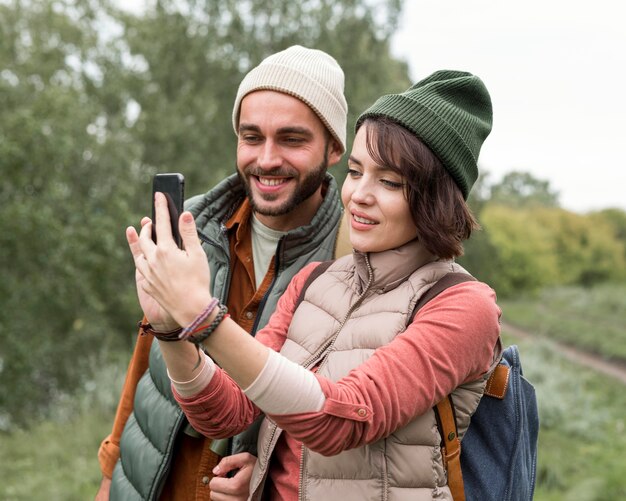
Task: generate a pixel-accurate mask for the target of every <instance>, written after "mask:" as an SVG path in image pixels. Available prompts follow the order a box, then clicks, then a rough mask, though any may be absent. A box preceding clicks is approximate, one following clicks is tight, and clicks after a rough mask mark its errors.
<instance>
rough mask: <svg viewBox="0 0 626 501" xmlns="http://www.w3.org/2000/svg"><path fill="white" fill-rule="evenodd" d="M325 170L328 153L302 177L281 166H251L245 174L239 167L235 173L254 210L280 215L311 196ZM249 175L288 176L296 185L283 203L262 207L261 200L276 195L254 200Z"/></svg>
mask: <svg viewBox="0 0 626 501" xmlns="http://www.w3.org/2000/svg"><path fill="white" fill-rule="evenodd" d="M327 170H328V155H327V154H324V159H323V160H322V163H320V164H319V165H318V166H317V167H316V168H315V169H313V170H312V171H309V172H307V173H306V175H304V177H302V176H301V175H298V172H297V171H295V169H284V168H282V167H277V168H275V169H269V170H266V171H262V170H261V169H258V168H252V169H249V170H248V171H247V172H246V173H245V175H244V174H242V173H241V172H240V171H239V169H237V174H238V175H239V179H240V181H241V183H242V184H243V186H244V188H245V190H246V195H247V196H248V200H249V201H250V205H251V207H252V210H253V211H254V212H256V213H257V214H261V215H263V216H282V215H284V214H288V213H289V212H291V211H292V210H294V209H295V208H296V207H297V206H298V205H300V204H301V203H302V202H304V201H305V200H306V199H308V198H309V197H311V196H312V195H313V194H314V193H315V192H316V191H317V190H318V189H319V187H320V186H321V185H322V183H323V182H324V180H325V179H326V171H327ZM294 174H296V175H294ZM250 176H267V177H271V176H290V177H292V178H293V179H295V181H296V187H295V190H294V191H293V193H292V194H291V197H290V198H289V199H287V200H286V201H285V202H284V203H283V204H281V205H279V206H277V207H264V206H263V204H262V203H261V202H271V201H273V200H275V199H276V196H274V195H272V194H266V195H264V196H263V197H261V200H255V196H254V194H253V192H252V190H251V189H250V182H249V180H248V178H249V177H250Z"/></svg>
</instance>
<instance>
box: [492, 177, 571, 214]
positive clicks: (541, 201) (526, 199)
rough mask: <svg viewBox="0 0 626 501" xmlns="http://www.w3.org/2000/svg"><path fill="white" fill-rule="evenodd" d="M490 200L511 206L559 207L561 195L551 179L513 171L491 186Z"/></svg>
mask: <svg viewBox="0 0 626 501" xmlns="http://www.w3.org/2000/svg"><path fill="white" fill-rule="evenodd" d="M490 201H491V202H492V203H497V204H501V205H508V206H509V207H558V206H559V195H558V192H556V191H554V190H553V189H552V188H551V187H550V183H549V181H544V180H540V179H537V178H535V177H534V176H533V175H532V174H530V173H529V172H521V171H512V172H509V173H508V174H506V175H505V176H504V177H503V178H502V181H500V182H499V183H497V184H494V185H493V186H492V187H491V197H490Z"/></svg>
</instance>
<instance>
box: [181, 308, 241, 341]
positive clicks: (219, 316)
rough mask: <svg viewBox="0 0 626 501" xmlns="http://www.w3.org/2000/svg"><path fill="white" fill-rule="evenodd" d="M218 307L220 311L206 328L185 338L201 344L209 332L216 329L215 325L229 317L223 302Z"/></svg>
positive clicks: (211, 332)
mask: <svg viewBox="0 0 626 501" xmlns="http://www.w3.org/2000/svg"><path fill="white" fill-rule="evenodd" d="M219 309H220V311H219V312H218V314H217V316H216V317H215V318H214V319H213V322H211V323H210V324H209V325H208V326H207V328H206V329H204V330H203V331H202V332H201V333H200V334H197V335H189V336H187V338H186V339H187V341H189V342H191V343H193V344H195V345H199V344H201V343H202V342H203V341H204V340H205V339H206V338H208V337H209V336H210V335H211V334H213V331H214V330H215V329H217V326H218V325H219V324H220V323H221V322H222V320H224V319H225V318H228V317H230V315H229V314H228V308H226V306H224V305H223V304H220V305H219Z"/></svg>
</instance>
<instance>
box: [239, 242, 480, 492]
mask: <svg viewBox="0 0 626 501" xmlns="http://www.w3.org/2000/svg"><path fill="white" fill-rule="evenodd" d="M449 272H465V270H463V268H462V267H460V266H459V265H457V264H455V263H453V262H450V261H433V257H432V256H431V255H429V254H428V253H427V252H426V251H425V250H424V249H423V248H422V247H421V245H419V244H418V243H417V242H416V241H413V242H409V243H408V244H406V245H404V246H402V247H400V248H398V249H394V250H391V251H386V252H382V253H375V254H371V255H365V254H360V253H355V254H354V255H353V256H346V257H344V258H341V259H339V260H337V261H335V262H334V263H333V264H332V265H331V266H330V268H328V270H327V271H326V272H325V273H324V274H323V275H321V276H320V277H319V278H317V279H316V280H315V281H314V282H313V283H312V284H311V285H310V286H309V288H308V289H307V292H306V294H305V297H304V300H303V302H302V303H301V304H300V306H299V307H298V309H297V310H296V312H295V313H294V316H293V320H292V323H291V325H290V328H289V333H288V339H287V341H286V342H285V345H284V346H283V348H282V350H281V353H282V354H283V355H285V356H286V357H287V358H289V359H290V360H293V361H295V362H297V363H299V364H300V365H303V366H305V367H314V366H316V365H318V363H320V361H322V362H321V364H320V366H319V369H318V373H319V374H320V375H322V376H324V377H326V378H328V379H330V380H332V381H337V380H339V379H341V378H342V377H344V376H346V375H347V374H348V373H349V372H350V370H351V369H353V368H355V367H357V366H358V365H360V364H362V363H363V362H364V361H365V360H367V359H368V358H369V357H370V356H372V354H373V353H374V350H376V349H377V348H378V347H380V346H384V345H386V344H388V343H390V342H391V341H392V340H393V339H394V337H395V336H396V335H397V334H399V333H401V332H403V331H404V330H405V329H406V325H407V322H408V320H409V318H410V315H411V313H412V312H413V310H414V307H415V304H416V302H417V301H418V300H419V298H420V297H421V296H422V295H423V294H424V293H425V292H426V291H427V290H428V289H429V288H430V287H431V286H432V285H433V284H434V283H435V282H436V281H437V280H439V278H441V277H442V276H443V275H445V274H447V273H449ZM486 379H487V375H485V377H484V378H481V379H480V380H478V381H475V382H472V383H469V384H465V385H463V386H461V387H459V388H457V389H456V390H454V392H453V398H454V402H455V410H456V416H457V422H458V428H459V436H460V437H462V436H463V434H464V433H465V431H466V430H467V426H468V425H469V419H470V416H471V415H472V414H473V412H474V411H475V409H476V407H477V405H478V402H479V400H480V398H481V396H482V394H483V390H484V387H485V382H486ZM281 432H282V430H281V429H280V428H278V427H277V426H276V425H275V424H273V423H272V422H271V421H269V420H268V419H265V421H264V423H263V425H262V426H261V431H260V434H259V442H258V453H259V459H258V461H257V464H256V466H255V471H254V473H253V477H252V481H251V491H250V492H251V499H253V500H258V499H261V495H262V491H263V485H264V483H265V479H266V476H267V470H268V464H269V458H270V457H271V453H272V451H273V449H274V447H275V445H276V442H277V441H278V438H279V436H280V433H281ZM440 444H441V437H440V434H439V431H438V428H437V421H436V417H435V414H434V411H432V410H429V411H428V412H426V413H425V414H423V415H421V416H418V417H416V418H415V419H414V420H413V421H412V422H410V423H409V424H407V425H406V426H404V427H402V428H400V429H398V430H396V431H395V432H394V433H392V434H391V435H390V436H388V437H386V438H384V439H381V440H378V441H377V442H375V443H372V444H369V445H366V446H363V447H359V448H356V449H352V450H347V451H344V452H342V453H340V454H338V455H336V456H332V457H324V456H322V455H320V454H318V453H315V452H313V451H311V450H309V449H307V448H306V447H303V450H302V463H301V471H300V486H299V492H300V499H306V500H320V499H338V500H341V501H350V500H355V501H356V500H359V501H364V500H377V501H380V500H390V501H391V500H404V499H406V500H411V501H426V500H434V499H437V500H451V499H452V496H451V495H450V491H449V489H448V487H447V485H446V484H447V479H446V473H445V469H444V467H443V463H442V456H441V449H440Z"/></svg>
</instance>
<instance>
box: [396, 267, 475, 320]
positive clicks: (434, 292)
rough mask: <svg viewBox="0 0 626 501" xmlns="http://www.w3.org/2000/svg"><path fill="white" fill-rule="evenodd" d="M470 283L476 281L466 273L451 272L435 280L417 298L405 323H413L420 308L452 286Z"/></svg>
mask: <svg viewBox="0 0 626 501" xmlns="http://www.w3.org/2000/svg"><path fill="white" fill-rule="evenodd" d="M472 281H476V279H475V278H474V277H473V276H472V275H468V274H467V273H457V272H453V273H448V274H447V275H444V276H443V277H441V278H440V279H439V280H437V281H436V282H435V283H434V284H433V286H432V287H431V288H430V289H428V290H427V291H426V293H425V294H424V295H423V296H422V297H421V298H419V300H418V301H417V303H416V304H415V308H413V313H411V316H410V318H409V321H408V322H407V325H408V324H410V323H412V322H413V319H414V318H415V315H417V312H418V311H419V310H420V309H422V307H423V306H424V305H425V304H426V303H428V301H430V300H431V299H434V298H435V297H437V296H438V295H439V294H441V293H442V292H443V291H445V290H446V289H447V288H449V287H452V286H453V285H458V284H461V283H463V282H472Z"/></svg>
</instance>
